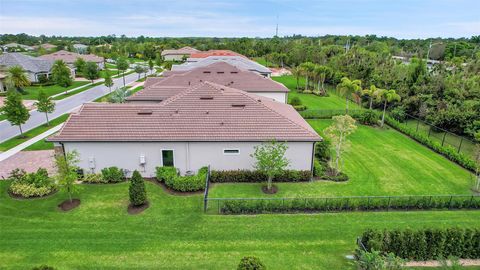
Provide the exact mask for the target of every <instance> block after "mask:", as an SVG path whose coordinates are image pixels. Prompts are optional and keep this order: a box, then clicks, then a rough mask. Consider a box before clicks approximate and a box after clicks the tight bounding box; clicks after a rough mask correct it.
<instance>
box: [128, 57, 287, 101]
mask: <svg viewBox="0 0 480 270" xmlns="http://www.w3.org/2000/svg"><path fill="white" fill-rule="evenodd" d="M163 76H165V78H162V77H149V78H147V80H146V81H145V85H144V89H143V90H141V91H139V92H137V93H135V94H134V95H133V96H130V97H128V98H127V100H128V101H129V102H157V103H158V102H159V101H162V100H165V99H166V98H168V97H170V96H171V95H174V94H176V93H178V92H179V91H182V90H184V89H185V88H188V87H191V86H193V85H195V84H198V83H200V82H202V81H209V82H213V83H217V84H221V85H224V86H229V87H234V88H236V89H239V90H243V91H245V92H249V93H254V94H256V95H259V96H263V97H266V98H271V99H273V100H275V101H278V102H282V103H287V95H288V91H289V90H288V88H287V87H285V86H284V85H283V84H281V83H278V82H276V81H273V80H272V79H270V78H266V77H264V76H261V75H259V74H258V73H255V72H251V71H244V70H240V69H238V68H236V67H234V66H232V65H230V64H228V63H226V62H216V63H213V64H211V65H209V66H206V67H200V68H196V69H194V70H191V71H165V72H164V73H163Z"/></svg>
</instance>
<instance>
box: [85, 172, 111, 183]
mask: <svg viewBox="0 0 480 270" xmlns="http://www.w3.org/2000/svg"><path fill="white" fill-rule="evenodd" d="M82 182H84V183H89V184H97V183H107V181H106V180H105V179H103V175H102V174H101V173H88V174H86V175H84V176H83V178H82Z"/></svg>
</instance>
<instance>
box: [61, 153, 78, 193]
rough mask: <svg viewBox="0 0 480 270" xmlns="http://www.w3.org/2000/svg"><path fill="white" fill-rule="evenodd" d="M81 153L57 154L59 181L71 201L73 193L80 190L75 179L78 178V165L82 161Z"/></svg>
mask: <svg viewBox="0 0 480 270" xmlns="http://www.w3.org/2000/svg"><path fill="white" fill-rule="evenodd" d="M79 156H80V155H79V154H78V152H77V151H75V150H74V151H72V152H67V153H65V155H56V156H55V167H56V168H57V175H56V179H57V183H58V185H59V187H60V188H61V189H62V190H64V191H65V192H66V193H67V194H68V198H69V199H70V202H72V195H73V194H74V193H76V192H77V191H78V186H77V185H75V181H77V179H78V175H77V166H78V162H80V157H79Z"/></svg>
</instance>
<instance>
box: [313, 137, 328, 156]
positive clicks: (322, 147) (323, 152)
mask: <svg viewBox="0 0 480 270" xmlns="http://www.w3.org/2000/svg"><path fill="white" fill-rule="evenodd" d="M331 144H332V143H331V142H330V141H329V140H328V139H326V138H324V139H323V141H320V142H317V143H315V157H316V158H317V159H319V160H321V161H329V160H330V156H331V155H330V148H331Z"/></svg>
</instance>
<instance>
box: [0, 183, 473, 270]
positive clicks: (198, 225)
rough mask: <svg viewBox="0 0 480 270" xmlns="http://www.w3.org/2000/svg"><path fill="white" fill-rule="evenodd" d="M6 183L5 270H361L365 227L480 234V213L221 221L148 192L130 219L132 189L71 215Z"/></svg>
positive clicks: (197, 203)
mask: <svg viewBox="0 0 480 270" xmlns="http://www.w3.org/2000/svg"><path fill="white" fill-rule="evenodd" d="M7 185H8V182H7V181H0V201H1V203H0V228H2V237H0V247H1V248H0V262H1V264H2V268H3V269H30V268H32V267H33V266H35V265H40V264H48V265H52V266H55V267H57V269H78V270H82V269H92V268H96V269H235V268H236V265H237V264H238V262H239V260H240V258H241V257H243V256H247V255H254V256H258V257H259V258H261V259H262V261H263V262H264V263H265V264H266V266H267V267H268V269H325V270H327V269H328V270H329V269H354V267H353V266H352V265H351V264H350V262H349V261H348V260H347V259H345V256H346V255H348V254H352V252H353V250H354V248H355V238H356V237H357V236H358V235H360V234H361V233H362V232H363V231H364V230H365V229H366V228H407V227H409V228H421V227H426V226H429V227H430V226H432V227H447V226H461V227H473V226H478V220H479V219H480V211H451V212H448V211H435V212H391V213H380V212H378V213H342V214H307V215H303V214H296V215H257V216H221V215H205V214H203V213H202V195H201V194H199V195H194V196H173V195H169V194H167V193H165V192H164V191H163V190H162V189H161V188H160V187H159V186H156V185H154V184H151V183H147V192H148V196H149V200H150V202H151V206H150V208H149V209H147V210H146V211H145V212H144V213H142V214H140V215H137V216H131V215H128V214H127V212H126V207H127V204H128V197H127V196H128V195H127V194H128V184H127V183H121V184H112V185H82V186H81V190H80V193H79V194H78V195H77V196H76V197H79V198H81V200H82V204H81V205H80V207H79V208H77V209H75V210H73V211H71V212H67V213H62V212H60V211H58V210H57V209H56V206H57V205H58V204H59V203H60V202H62V201H63V200H65V199H66V198H67V196H66V194H64V193H62V192H60V193H57V194H55V195H54V196H52V197H49V198H45V199H37V200H14V199H11V198H9V197H8V195H7V193H6V188H7Z"/></svg>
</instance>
